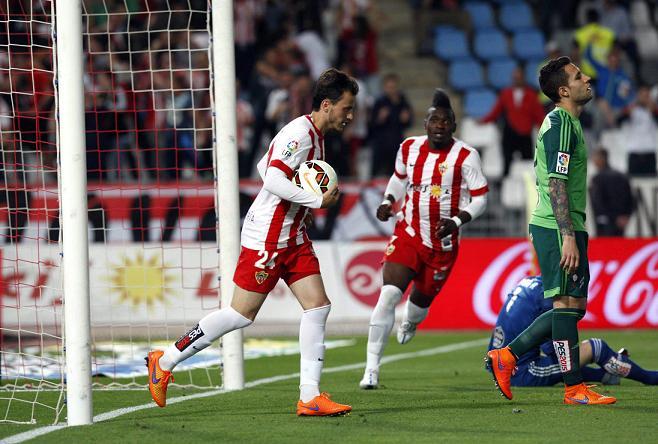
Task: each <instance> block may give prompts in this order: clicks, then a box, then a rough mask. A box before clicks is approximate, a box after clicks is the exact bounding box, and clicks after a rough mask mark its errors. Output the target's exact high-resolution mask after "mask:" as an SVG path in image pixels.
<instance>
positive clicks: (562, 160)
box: [555, 153, 571, 174]
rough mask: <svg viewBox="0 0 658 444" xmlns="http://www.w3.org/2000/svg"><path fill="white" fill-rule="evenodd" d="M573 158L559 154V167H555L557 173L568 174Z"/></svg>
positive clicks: (565, 154)
mask: <svg viewBox="0 0 658 444" xmlns="http://www.w3.org/2000/svg"><path fill="white" fill-rule="evenodd" d="M570 158H571V156H570V155H569V154H567V153H558V154H557V165H556V166H555V172H557V173H560V174H567V173H568V172H569V159H570Z"/></svg>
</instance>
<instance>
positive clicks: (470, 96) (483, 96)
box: [464, 88, 496, 118]
mask: <svg viewBox="0 0 658 444" xmlns="http://www.w3.org/2000/svg"><path fill="white" fill-rule="evenodd" d="M495 103H496V93H495V92H494V91H492V90H491V89H490V88H479V89H469V90H468V91H466V93H465V95H464V113H465V114H466V115H467V116H470V117H475V118H480V117H483V116H484V115H485V114H487V113H488V112H489V110H491V108H492V107H493V106H494V104H495Z"/></svg>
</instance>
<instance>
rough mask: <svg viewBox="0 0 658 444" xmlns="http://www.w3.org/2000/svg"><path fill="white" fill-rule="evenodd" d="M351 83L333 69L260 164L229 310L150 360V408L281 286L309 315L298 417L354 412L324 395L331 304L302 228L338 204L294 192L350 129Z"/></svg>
mask: <svg viewBox="0 0 658 444" xmlns="http://www.w3.org/2000/svg"><path fill="white" fill-rule="evenodd" d="M358 90H359V88H358V86H357V84H356V82H355V81H354V79H352V78H351V77H349V76H347V75H346V74H344V73H343V72H341V71H338V70H336V69H328V70H326V71H325V72H323V73H322V75H321V76H320V78H319V79H318V81H317V83H316V86H315V90H314V93H313V111H312V112H311V114H308V115H304V116H301V117H298V118H296V119H295V120H293V121H292V122H290V123H289V124H288V125H286V126H285V127H283V128H282V129H281V131H279V133H278V134H277V135H276V136H275V137H274V139H273V140H272V143H271V144H270V147H269V150H268V152H267V153H266V154H265V156H264V157H263V158H262V159H261V160H260V162H259V163H258V171H259V173H260V174H261V176H262V177H263V188H262V189H261V190H260V192H259V193H258V196H256V199H255V200H254V202H253V203H252V205H251V207H250V208H249V211H248V212H247V215H246V217H245V221H244V225H243V226H242V235H241V239H240V243H241V246H242V249H241V251H240V257H239V258H238V264H237V267H236V270H235V274H234V276H233V280H234V282H235V291H234V293H233V299H232V302H231V306H230V307H225V308H222V309H221V310H218V311H215V312H214V313H211V314H209V315H207V316H206V317H204V318H203V319H201V320H200V321H199V324H198V325H197V326H196V327H194V328H193V329H191V330H190V331H188V332H187V333H185V334H184V335H183V336H181V337H180V339H178V341H176V342H175V343H174V344H172V345H171V346H169V347H168V348H167V349H166V350H164V351H162V350H154V351H151V352H150V353H149V354H148V357H147V365H148V368H149V389H150V391H151V396H152V397H153V400H154V401H155V402H156V403H157V404H158V405H159V406H160V407H164V406H165V404H166V396H167V384H168V383H169V381H170V380H173V377H172V374H171V370H173V369H174V367H175V366H176V364H178V363H180V362H181V361H184V360H185V359H187V358H189V357H190V356H192V355H194V354H195V353H197V352H199V351H200V350H203V349H204V348H206V347H208V346H209V345H210V344H211V343H212V342H213V341H214V340H215V339H217V338H219V337H220V336H222V335H224V334H226V333H228V332H230V331H232V330H236V329H238V328H244V327H246V326H248V325H250V324H251V323H252V322H253V321H254V319H255V318H256V314H258V311H259V310H260V308H261V306H262V305H263V303H264V302H265V298H266V297H267V294H268V293H269V292H270V291H272V289H273V288H274V287H275V285H276V283H277V282H278V280H279V279H280V278H281V279H283V280H284V281H285V282H286V284H288V286H289V287H290V290H291V291H292V293H293V294H294V295H295V297H296V298H297V300H298V301H299V303H300V305H301V306H302V308H303V310H304V312H303V313H302V319H301V323H300V326H299V348H300V354H301V368H300V377H299V380H300V395H299V401H298V403H297V415H308V416H324V415H339V414H344V413H347V412H349V411H351V410H352V407H350V406H349V405H343V404H338V403H336V402H334V401H332V400H331V399H330V398H329V395H327V394H326V393H320V390H319V385H320V375H321V373H322V366H323V363H324V351H325V346H324V334H325V324H326V322H327V316H328V315H329V310H330V308H331V302H330V301H329V298H328V297H327V294H326V293H325V290H324V284H323V283H322V277H321V276H320V264H319V263H318V259H317V257H316V256H315V252H314V251H313V246H312V245H311V241H310V240H309V238H308V236H307V234H306V228H305V225H304V220H305V216H306V214H307V213H308V208H326V207H329V206H331V205H334V204H335V203H336V202H337V201H338V189H337V188H336V186H333V187H332V188H331V189H329V190H328V191H327V192H325V193H324V194H323V195H316V194H314V193H311V192H309V191H306V190H304V189H302V188H300V187H297V186H295V185H294V184H293V183H292V181H291V178H292V177H293V173H294V171H295V170H296V169H297V168H298V167H299V165H300V164H302V163H303V162H305V161H309V160H323V159H324V135H325V134H326V133H328V132H339V133H340V132H342V131H343V129H344V128H345V126H346V125H347V124H349V123H350V122H351V121H352V118H353V109H354V98H355V96H356V94H357V93H358Z"/></svg>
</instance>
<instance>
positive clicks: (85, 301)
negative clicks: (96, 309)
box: [54, 0, 92, 425]
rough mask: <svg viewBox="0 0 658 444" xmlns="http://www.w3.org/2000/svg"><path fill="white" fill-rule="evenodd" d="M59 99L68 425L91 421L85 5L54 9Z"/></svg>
mask: <svg viewBox="0 0 658 444" xmlns="http://www.w3.org/2000/svg"><path fill="white" fill-rule="evenodd" d="M54 23H55V28H54V29H55V39H54V44H55V48H56V55H57V56H56V65H55V66H56V69H55V73H56V88H55V91H56V95H57V104H58V114H59V118H58V122H59V146H60V149H59V168H60V172H59V183H60V202H61V212H60V220H61V222H60V224H61V227H62V268H63V273H64V277H63V284H64V291H63V295H64V297H63V301H64V327H65V330H64V338H65V348H64V354H65V357H66V406H67V422H68V424H69V425H84V424H91V422H92V396H91V326H90V309H89V246H88V239H87V163H86V151H85V120H84V100H85V99H84V87H83V63H82V62H83V53H82V4H81V2H80V0H67V1H58V2H56V5H55V20H54Z"/></svg>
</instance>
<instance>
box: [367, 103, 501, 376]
mask: <svg viewBox="0 0 658 444" xmlns="http://www.w3.org/2000/svg"><path fill="white" fill-rule="evenodd" d="M456 127H457V125H456V123H455V114H454V112H453V110H452V107H451V105H450V99H449V98H448V96H447V94H446V93H445V92H443V91H442V90H436V92H435V94H434V99H433V101H432V107H431V108H429V109H428V111H427V117H426V118H425V130H426V131H427V134H426V135H424V136H418V137H410V138H408V139H406V140H404V141H403V142H402V144H401V145H400V149H399V151H398V154H397V158H396V161H395V173H394V174H393V175H392V176H391V179H390V180H389V182H388V186H387V187H386V191H385V193H384V201H383V202H382V204H381V205H380V206H379V208H377V218H378V219H379V220H381V221H386V220H388V219H389V218H390V217H391V216H392V215H393V204H394V203H395V202H397V201H400V200H401V199H402V198H404V202H403V204H402V209H401V211H400V214H399V216H400V220H399V221H398V223H397V225H396V226H395V231H394V233H393V236H392V237H391V240H390V241H389V243H388V246H387V247H386V250H385V254H384V258H383V262H384V267H383V270H382V273H383V278H384V279H383V280H384V285H383V286H382V289H381V293H380V295H379V300H378V301H377V305H376V306H375V309H374V310H373V312H372V316H371V317H370V330H369V332H368V348H367V363H366V369H365V373H364V375H363V379H362V380H361V382H360V383H359V386H360V387H361V388H363V389H374V388H377V386H378V385H379V364H380V361H381V357H382V355H383V354H384V348H385V347H386V342H387V341H388V336H389V334H390V332H391V329H392V328H393V323H394V322H395V306H396V305H397V304H398V303H399V302H400V300H401V299H402V294H403V293H404V291H405V290H406V289H407V287H408V286H409V284H410V283H412V282H413V287H412V290H411V296H410V298H409V301H408V302H407V305H406V309H405V313H404V317H403V320H402V324H401V325H400V328H399V330H398V334H397V338H398V342H400V343H401V344H405V343H407V342H409V341H410V340H411V338H413V336H414V334H415V333H416V325H418V324H419V323H420V322H421V321H423V319H425V317H426V316H427V313H428V311H429V306H430V305H431V304H432V301H433V300H434V297H435V296H436V295H437V294H438V293H439V292H440V291H441V288H442V287H443V285H444V284H445V282H446V280H447V279H448V276H450V271H451V270H452V267H453V265H454V263H455V260H456V259H457V252H458V250H459V242H458V241H459V227H460V226H461V225H462V224H465V223H467V222H469V221H470V220H472V219H475V218H476V217H478V216H479V215H480V214H482V213H483V212H484V209H485V207H486V193H487V191H488V190H489V188H488V186H487V179H486V178H485V177H484V174H482V168H481V166H480V156H479V154H478V152H477V151H476V150H475V149H473V148H471V147H470V146H468V145H466V144H465V143H464V142H462V141H461V140H458V139H455V138H454V137H453V134H454V132H455V129H456Z"/></svg>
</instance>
